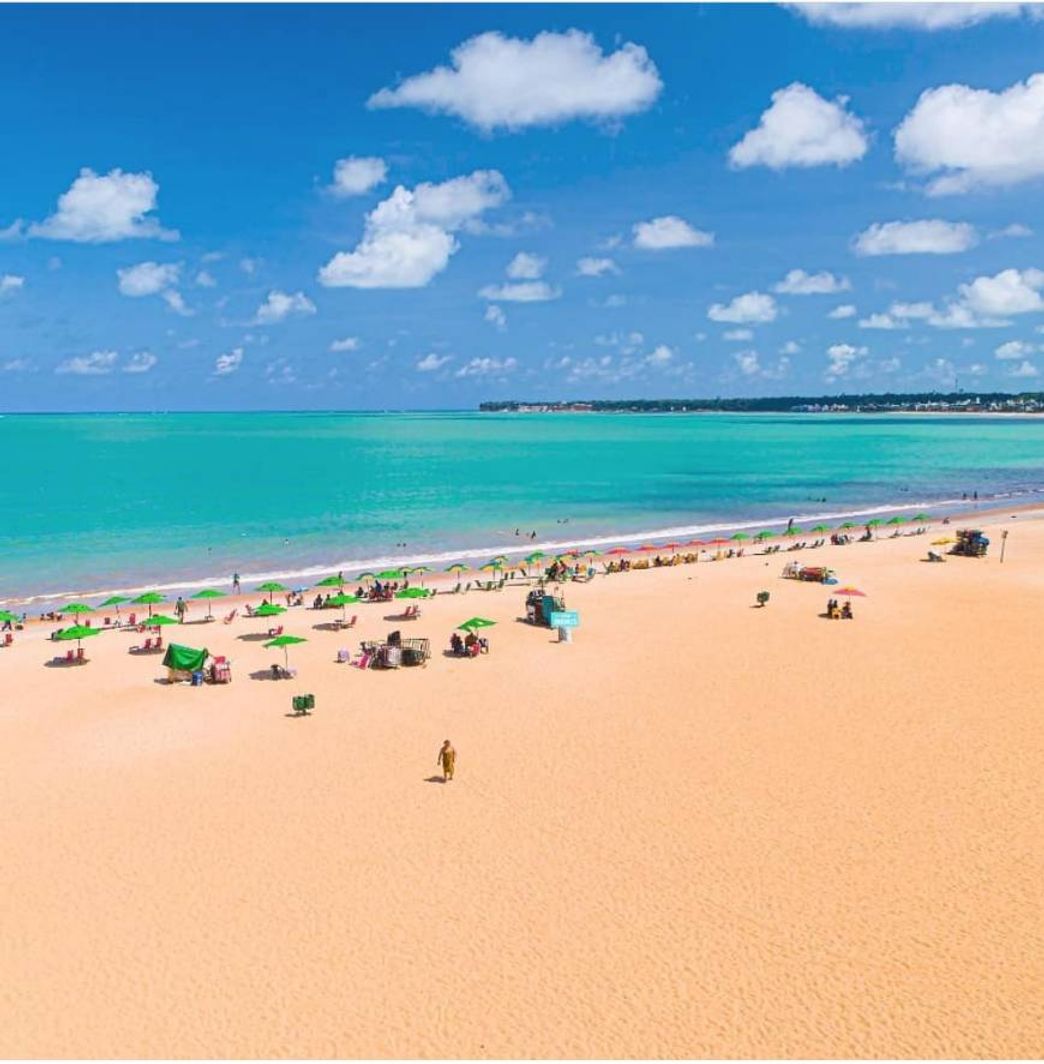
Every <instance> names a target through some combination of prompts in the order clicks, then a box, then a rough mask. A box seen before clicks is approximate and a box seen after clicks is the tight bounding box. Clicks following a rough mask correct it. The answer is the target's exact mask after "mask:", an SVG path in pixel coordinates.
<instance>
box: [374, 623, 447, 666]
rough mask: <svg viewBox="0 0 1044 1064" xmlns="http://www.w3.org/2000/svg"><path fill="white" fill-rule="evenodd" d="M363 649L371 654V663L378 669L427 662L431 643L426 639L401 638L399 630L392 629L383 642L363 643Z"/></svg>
mask: <svg viewBox="0 0 1044 1064" xmlns="http://www.w3.org/2000/svg"><path fill="white" fill-rule="evenodd" d="M363 651H364V652H367V651H368V652H369V653H372V654H373V664H374V667H376V668H378V669H398V668H402V667H406V668H409V667H411V666H414V665H425V664H427V661H428V658H430V657H431V643H430V641H429V640H427V639H403V638H402V633H401V632H399V631H394V632H389V633H388V638H387V639H386V640H385V641H384V642H383V643H369V644H367V643H364V644H363Z"/></svg>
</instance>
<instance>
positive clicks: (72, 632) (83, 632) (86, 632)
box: [56, 624, 101, 647]
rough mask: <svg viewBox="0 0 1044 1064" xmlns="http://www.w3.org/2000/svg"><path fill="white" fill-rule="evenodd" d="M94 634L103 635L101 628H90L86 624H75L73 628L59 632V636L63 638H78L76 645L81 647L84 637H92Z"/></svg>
mask: <svg viewBox="0 0 1044 1064" xmlns="http://www.w3.org/2000/svg"><path fill="white" fill-rule="evenodd" d="M92 635H101V629H100V628H88V627H87V625H85V624H74V625H73V626H72V627H71V628H65V629H63V630H62V631H61V632H59V633H58V635H57V637H56V638H58V639H61V640H63V641H64V640H72V639H75V640H76V646H77V647H79V646H80V644H81V641H82V640H84V639H90V637H91V636H92Z"/></svg>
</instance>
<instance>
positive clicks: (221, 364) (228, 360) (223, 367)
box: [214, 347, 243, 377]
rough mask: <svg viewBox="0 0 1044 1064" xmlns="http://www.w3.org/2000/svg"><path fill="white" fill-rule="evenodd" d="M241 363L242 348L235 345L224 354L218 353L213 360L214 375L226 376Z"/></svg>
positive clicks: (234, 370)
mask: <svg viewBox="0 0 1044 1064" xmlns="http://www.w3.org/2000/svg"><path fill="white" fill-rule="evenodd" d="M242 364H243V348H241V347H236V348H234V349H233V350H231V351H229V352H228V353H227V354H225V355H218V357H217V358H216V359H215V360H214V376H215V377H227V376H228V375H229V374H230V373H235V372H236V370H237V369H239V367H240V366H241V365H242Z"/></svg>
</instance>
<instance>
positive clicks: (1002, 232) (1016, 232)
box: [990, 222, 1033, 238]
mask: <svg viewBox="0 0 1044 1064" xmlns="http://www.w3.org/2000/svg"><path fill="white" fill-rule="evenodd" d="M990 236H992V237H995V238H996V237H1024V236H1033V230H1032V229H1030V227H1029V226H1028V225H1022V224H1021V223H1020V222H1012V224H1011V225H1006V226H1005V227H1004V228H1003V229H997V230H995V231H994V232H992V233H990Z"/></svg>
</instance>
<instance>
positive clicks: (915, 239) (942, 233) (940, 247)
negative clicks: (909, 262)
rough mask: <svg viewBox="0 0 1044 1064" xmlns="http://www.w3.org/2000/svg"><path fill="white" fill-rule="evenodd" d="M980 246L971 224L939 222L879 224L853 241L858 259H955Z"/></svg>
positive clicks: (929, 220) (934, 220) (936, 220)
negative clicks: (860, 256) (955, 255)
mask: <svg viewBox="0 0 1044 1064" xmlns="http://www.w3.org/2000/svg"><path fill="white" fill-rule="evenodd" d="M978 242H979V236H978V233H976V231H975V227H974V226H973V225H969V224H968V223H967V222H944V221H942V220H941V219H939V218H931V219H925V220H923V221H918V222H875V223H874V224H873V225H871V226H870V227H869V228H868V229H865V230H863V232H861V233H860V234H859V235H858V236H857V237H856V238H855V240H854V241H853V243H852V247H853V250H854V251H855V253H856V254H857V255H952V254H955V253H956V252H960V251H967V250H968V249H969V248H972V247H975V245H976V244H977V243H978Z"/></svg>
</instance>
